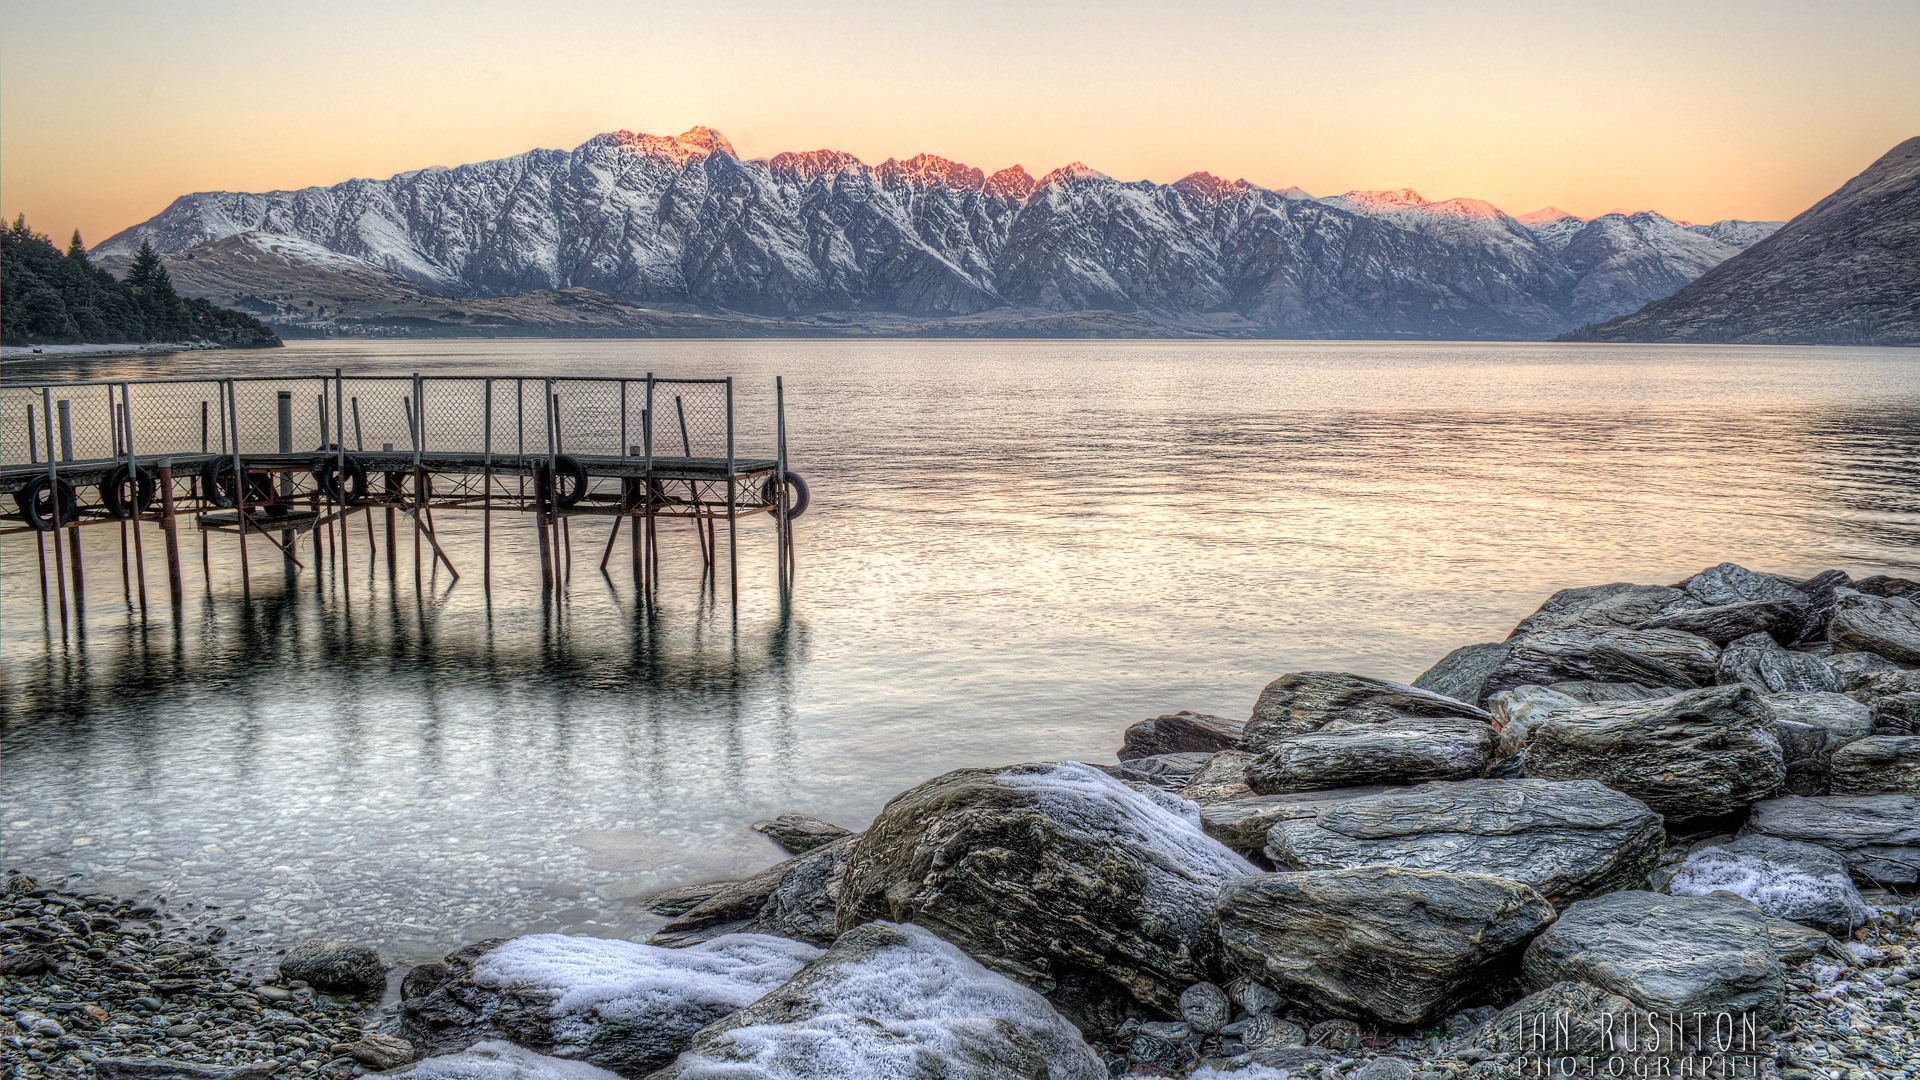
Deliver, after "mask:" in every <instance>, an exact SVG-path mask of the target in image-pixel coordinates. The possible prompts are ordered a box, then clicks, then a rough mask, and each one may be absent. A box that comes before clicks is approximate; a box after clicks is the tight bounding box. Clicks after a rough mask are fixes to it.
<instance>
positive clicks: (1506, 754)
mask: <svg viewBox="0 0 1920 1080" xmlns="http://www.w3.org/2000/svg"><path fill="white" fill-rule="evenodd" d="M1579 704H1581V701H1580V699H1579V698H1576V697H1574V696H1572V695H1570V694H1563V693H1561V692H1560V691H1558V690H1550V689H1548V688H1547V687H1544V686H1517V687H1514V688H1513V689H1512V690H1502V691H1500V692H1499V693H1497V694H1494V695H1492V696H1491V697H1489V698H1488V699H1487V711H1488V712H1489V713H1491V714H1492V715H1493V726H1494V727H1495V728H1496V729H1498V730H1499V732H1500V735H1499V738H1498V739H1497V740H1496V741H1495V743H1494V747H1493V756H1494V757H1496V758H1510V757H1512V756H1513V755H1515V754H1517V753H1519V752H1520V751H1522V750H1525V749H1526V748H1527V733H1528V732H1529V731H1532V730H1533V724H1534V721H1536V720H1538V719H1540V718H1541V717H1544V716H1547V715H1549V714H1551V713H1556V712H1559V711H1560V710H1561V709H1565V708H1569V707H1571V706H1574V705H1579Z"/></svg>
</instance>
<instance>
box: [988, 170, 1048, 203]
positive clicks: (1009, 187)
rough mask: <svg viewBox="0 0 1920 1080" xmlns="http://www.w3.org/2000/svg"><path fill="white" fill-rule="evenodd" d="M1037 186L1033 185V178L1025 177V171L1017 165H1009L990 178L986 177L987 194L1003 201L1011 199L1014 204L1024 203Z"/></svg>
mask: <svg viewBox="0 0 1920 1080" xmlns="http://www.w3.org/2000/svg"><path fill="white" fill-rule="evenodd" d="M1038 186H1039V185H1038V184H1036V183H1034V180H1033V177H1031V176H1029V175H1027V170H1025V169H1023V168H1021V167H1020V166H1018V165H1009V166H1007V167H1006V168H1004V169H1001V170H1000V171H999V172H997V173H994V174H993V175H992V176H989V177H987V191H988V193H989V194H993V195H998V196H1000V197H1001V198H1003V199H1012V200H1014V201H1016V202H1024V201H1025V200H1026V198H1027V196H1029V195H1031V194H1033V189H1034V188H1036V187H1038Z"/></svg>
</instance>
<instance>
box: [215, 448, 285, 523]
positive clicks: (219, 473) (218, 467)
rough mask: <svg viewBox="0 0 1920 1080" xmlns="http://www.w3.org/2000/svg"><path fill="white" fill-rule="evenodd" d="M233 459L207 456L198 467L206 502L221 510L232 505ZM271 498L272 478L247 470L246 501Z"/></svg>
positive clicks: (259, 501) (254, 501) (258, 501)
mask: <svg viewBox="0 0 1920 1080" xmlns="http://www.w3.org/2000/svg"><path fill="white" fill-rule="evenodd" d="M234 487H235V485H234V482H233V459H232V458H230V457H219V458H209V459H208V460H207V463H206V464H205V465H202V466H201V467H200V491H201V493H202V494H203V495H205V496H206V499H207V501H208V502H210V503H212V504H213V505H215V506H217V507H219V508H220V509H222V510H231V509H233V507H234V497H233V496H234ZM272 498H273V479H272V478H271V477H269V476H268V475H267V474H266V473H262V472H249V473H248V474H247V501H248V502H249V503H254V504H259V503H264V502H266V501H268V500H270V499H272Z"/></svg>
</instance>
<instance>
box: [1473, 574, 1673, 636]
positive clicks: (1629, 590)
mask: <svg viewBox="0 0 1920 1080" xmlns="http://www.w3.org/2000/svg"><path fill="white" fill-rule="evenodd" d="M1699 604H1700V601H1698V600H1695V599H1693V598H1692V597H1690V596H1688V595H1687V594H1686V593H1684V592H1682V591H1680V590H1679V589H1670V588H1668V587H1666V586H1664V585H1629V584H1626V583H1624V582H1623V583H1617V584H1613V585H1588V586H1584V587H1582V588H1578V589H1561V590H1560V591H1559V592H1557V593H1554V594H1553V595H1552V596H1550V597H1548V598H1547V602H1546V603H1544V604H1542V605H1540V610H1538V611H1536V612H1534V613H1533V614H1531V615H1529V616H1527V617H1526V618H1524V619H1522V620H1520V625H1518V626H1516V627H1514V628H1513V633H1512V634H1510V635H1508V638H1507V640H1509V641H1512V640H1515V639H1517V638H1522V637H1526V636H1529V635H1532V634H1538V633H1543V632H1547V631H1554V630H1573V631H1578V632H1579V633H1581V634H1583V635H1587V636H1591V635H1594V634H1600V633H1605V632H1606V631H1608V630H1624V629H1627V628H1628V627H1633V626H1638V625H1640V624H1641V623H1643V622H1646V621H1647V620H1648V619H1653V618H1658V617H1659V616H1661V615H1665V614H1668V613H1670V612H1673V611H1676V610H1679V609H1682V608H1689V607H1697V606H1699Z"/></svg>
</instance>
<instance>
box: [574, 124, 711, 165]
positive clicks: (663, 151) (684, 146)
mask: <svg viewBox="0 0 1920 1080" xmlns="http://www.w3.org/2000/svg"><path fill="white" fill-rule="evenodd" d="M586 145H587V146H596V145H600V146H614V147H619V148H621V149H623V150H627V151H629V152H631V153H637V154H642V155H644V156H646V157H650V158H654V159H655V160H659V161H672V162H675V163H678V164H686V163H687V162H691V161H698V160H700V159H702V158H706V157H708V156H710V155H712V154H725V155H727V156H728V157H733V156H734V153H733V144H732V143H730V142H728V141H727V138H726V136H724V135H722V134H720V133H719V132H717V131H715V130H713V129H712V128H705V127H694V128H689V129H687V130H686V131H684V132H681V133H680V134H679V135H647V134H644V133H640V132H633V131H609V132H607V133H606V134H605V135H596V136H594V137H593V138H591V139H589V140H587V143H586ZM584 148H585V147H583V148H582V149H584Z"/></svg>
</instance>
